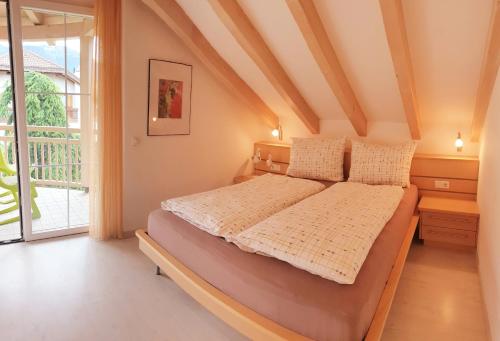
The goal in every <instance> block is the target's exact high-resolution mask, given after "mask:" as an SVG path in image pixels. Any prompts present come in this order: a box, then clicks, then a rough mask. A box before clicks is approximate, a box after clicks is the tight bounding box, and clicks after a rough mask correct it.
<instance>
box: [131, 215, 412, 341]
mask: <svg viewBox="0 0 500 341" xmlns="http://www.w3.org/2000/svg"><path fill="white" fill-rule="evenodd" d="M417 223H418V216H413V217H412V219H411V221H410V224H409V226H408V230H407V232H406V235H405V238H404V240H403V243H402V245H401V248H400V250H399V253H398V255H397V257H396V261H395V263H394V266H393V268H392V270H391V273H390V274H389V279H388V281H387V284H386V286H385V288H384V291H383V292H382V296H381V298H380V301H379V303H378V306H377V310H376V311H375V315H374V317H373V320H372V322H371V324H370V328H369V329H368V334H367V336H366V338H365V340H367V341H375V340H380V338H381V336H382V332H383V330H384V326H385V322H386V320H387V316H388V314H389V311H390V309H391V304H392V301H393V299H394V295H395V293H396V289H397V286H398V283H399V279H400V277H401V273H402V272H403V267H404V263H405V260H406V256H407V255H408V252H409V249H410V246H411V241H412V239H413V235H414V233H415V229H416V226H417ZM135 235H136V236H137V238H138V239H139V248H140V249H141V251H142V252H144V254H145V255H146V256H147V257H149V258H150V259H151V260H152V261H153V262H154V263H155V264H156V265H157V266H159V267H160V268H161V269H162V270H163V271H164V272H165V274H166V275H167V276H168V277H170V278H171V279H172V280H173V281H174V282H175V283H176V284H177V285H178V286H179V287H181V288H182V289H183V290H184V291H185V292H186V293H188V294H189V295H190V296H191V297H192V298H193V299H195V300H196V301H197V302H198V303H200V304H201V305H202V306H204V307H205V308H206V309H207V310H209V311H210V312H211V313H213V314H214V315H215V316H217V317H218V318H220V319H221V320H223V321H224V322H226V323H227V324H228V325H230V326H231V327H233V328H234V329H236V330H237V331H239V332H240V333H242V334H243V335H245V336H247V337H248V338H250V339H252V340H297V341H298V340H310V339H309V338H307V337H305V336H303V335H300V334H298V333H296V332H294V331H292V330H289V329H287V328H285V327H283V326H281V325H279V324H277V323H276V322H274V321H272V320H270V319H268V318H266V317H264V316H262V315H260V314H258V313H256V312H255V311H253V310H251V309H250V308H248V307H246V306H244V305H243V304H241V303H239V302H238V301H236V300H234V299H232V298H231V297H229V296H227V295H226V294H224V293H223V292H222V291H220V290H218V289H217V288H215V287H214V286H212V285H211V284H209V283H208V282H206V281H205V280H204V279H203V278H201V277H199V276H198V275H197V274H195V273H194V272H192V271H191V270H190V269H189V268H187V267H186V266H185V265H184V264H182V263H181V262H179V261H178V260H177V259H176V258H175V257H173V256H172V255H170V254H169V253H168V252H167V251H166V250H165V249H164V248H162V247H161V246H160V245H159V244H158V243H156V242H155V241H154V240H153V239H152V238H151V237H149V235H148V234H147V233H146V231H144V230H142V229H139V230H137V231H136V233H135Z"/></svg>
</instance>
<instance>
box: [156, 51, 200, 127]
mask: <svg viewBox="0 0 500 341" xmlns="http://www.w3.org/2000/svg"><path fill="white" fill-rule="evenodd" d="M192 69H193V66H192V65H189V64H184V63H179V62H173V61H169V60H161V59H154V58H151V59H149V67H148V72H149V76H148V121H147V135H148V136H168V135H189V134H191V90H192V78H193V71H192Z"/></svg>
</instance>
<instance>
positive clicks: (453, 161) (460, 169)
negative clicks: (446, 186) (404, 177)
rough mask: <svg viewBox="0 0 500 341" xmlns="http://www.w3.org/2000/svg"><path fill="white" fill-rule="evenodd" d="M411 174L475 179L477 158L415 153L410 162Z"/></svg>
mask: <svg viewBox="0 0 500 341" xmlns="http://www.w3.org/2000/svg"><path fill="white" fill-rule="evenodd" d="M410 174H411V175H412V176H425V177H436V178H452V179H465V180H477V179H478V177H479V159H477V158H475V159H472V158H465V159H464V158H460V157H455V158H454V157H429V156H427V155H419V154H416V155H415V156H414V158H413V162H412V164H411V170H410Z"/></svg>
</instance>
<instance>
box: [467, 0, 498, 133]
mask: <svg viewBox="0 0 500 341" xmlns="http://www.w3.org/2000/svg"><path fill="white" fill-rule="evenodd" d="M493 6H494V8H493V12H492V16H491V22H490V31H489V33H488V41H487V46H486V50H485V52H484V57H483V63H482V66H481V77H480V80H479V86H478V89H477V94H476V105H475V108H474V118H473V120H472V134H471V140H472V142H478V141H479V137H480V136H481V130H482V129H483V125H484V121H485V119H486V114H487V112H488V107H489V105H490V99H491V94H492V93H493V88H494V86H495V81H496V78H497V72H498V66H499V65H500V3H499V1H498V0H497V1H495V2H494V4H493Z"/></svg>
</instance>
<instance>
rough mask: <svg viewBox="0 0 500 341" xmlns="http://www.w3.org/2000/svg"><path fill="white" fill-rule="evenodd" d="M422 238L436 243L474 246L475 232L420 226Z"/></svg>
mask: <svg viewBox="0 0 500 341" xmlns="http://www.w3.org/2000/svg"><path fill="white" fill-rule="evenodd" d="M422 238H423V239H424V240H432V241H436V242H443V243H450V244H459V245H466V246H475V245H476V232H474V231H466V230H456V229H449V228H444V227H435V226H425V225H423V226H422Z"/></svg>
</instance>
